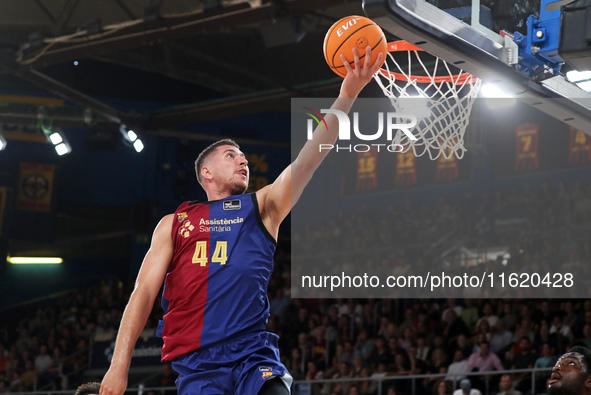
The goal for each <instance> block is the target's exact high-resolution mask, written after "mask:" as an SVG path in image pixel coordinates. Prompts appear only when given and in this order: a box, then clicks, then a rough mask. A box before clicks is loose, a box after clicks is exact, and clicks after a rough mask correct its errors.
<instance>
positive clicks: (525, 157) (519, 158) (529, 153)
mask: <svg viewBox="0 0 591 395" xmlns="http://www.w3.org/2000/svg"><path fill="white" fill-rule="evenodd" d="M539 129H540V128H539V126H538V125H534V124H532V123H526V124H523V125H521V126H520V127H518V128H517V129H516V130H515V144H516V147H515V150H516V155H515V170H535V169H537V168H538V132H539Z"/></svg>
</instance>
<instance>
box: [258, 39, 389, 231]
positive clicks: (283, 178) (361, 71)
mask: <svg viewBox="0 0 591 395" xmlns="http://www.w3.org/2000/svg"><path fill="white" fill-rule="evenodd" d="M353 55H354V59H355V63H354V65H355V67H354V68H352V67H351V66H350V65H349V63H348V62H347V60H346V59H345V56H344V55H342V54H341V60H342V61H343V64H344V66H345V68H346V69H347V76H346V77H345V79H344V80H343V84H342V85H341V92H340V94H339V97H338V98H337V100H336V101H335V102H334V103H333V105H332V106H331V109H335V110H340V111H342V112H345V113H348V112H349V110H350V109H351V106H352V105H353V102H354V101H355V99H356V98H357V95H358V94H359V92H361V90H362V89H363V87H365V85H367V83H368V82H369V81H370V80H371V79H372V76H373V75H374V74H375V73H376V72H377V71H378V70H379V68H380V65H381V64H382V57H383V54H382V53H380V54H379V55H378V57H377V59H376V61H375V62H374V63H373V64H371V65H370V64H369V62H364V64H363V66H362V67H361V66H360V61H359V53H358V51H357V48H354V49H353ZM365 59H371V48H370V47H367V48H366V51H365ZM324 118H325V120H326V123H327V126H328V127H327V130H321V129H320V127H317V128H316V129H315V131H314V134H313V136H312V139H311V140H308V141H307V142H306V144H305V145H304V147H303V148H302V150H301V151H300V153H299V154H298V156H297V158H296V159H295V161H294V162H293V163H292V164H291V165H290V166H288V167H287V168H286V169H285V170H284V171H283V172H282V173H281V175H280V176H279V177H278V178H277V180H276V181H275V182H274V183H273V184H271V185H269V186H267V187H265V188H263V189H261V190H260V191H259V192H257V197H258V200H259V207H260V210H261V216H262V217H263V222H264V223H265V226H267V229H268V230H269V232H271V234H272V235H276V232H275V230H276V228H277V227H278V226H279V224H280V223H281V221H283V219H284V218H285V217H286V216H287V214H288V213H289V211H290V210H291V208H292V207H293V205H294V204H296V202H297V201H298V199H299V198H300V196H301V194H302V191H303V190H304V188H305V187H306V185H307V184H308V182H309V181H310V179H311V178H312V175H313V174H314V171H316V169H317V168H318V166H319V165H320V163H322V160H323V159H324V158H325V157H326V155H327V154H328V150H322V151H321V150H320V149H319V146H320V144H334V142H335V141H336V139H337V136H338V134H339V122H338V120H337V117H336V116H335V115H334V114H327V115H326V116H325V117H324Z"/></svg>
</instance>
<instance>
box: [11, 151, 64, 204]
mask: <svg viewBox="0 0 591 395" xmlns="http://www.w3.org/2000/svg"><path fill="white" fill-rule="evenodd" d="M54 169H55V166H54V165H46V164H43V163H25V162H21V163H20V176H19V185H18V195H17V199H16V208H17V209H18V210H31V211H49V210H50V209H51V195H52V192H53V173H54Z"/></svg>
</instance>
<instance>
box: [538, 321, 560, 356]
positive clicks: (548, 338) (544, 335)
mask: <svg viewBox="0 0 591 395" xmlns="http://www.w3.org/2000/svg"><path fill="white" fill-rule="evenodd" d="M544 343H548V344H549V345H550V348H551V349H553V350H556V349H557V347H558V336H557V335H556V333H550V324H549V323H548V321H546V320H544V321H542V322H540V329H539V331H538V334H537V335H536V340H535V343H534V344H535V348H536V349H541V347H542V345H543V344H544Z"/></svg>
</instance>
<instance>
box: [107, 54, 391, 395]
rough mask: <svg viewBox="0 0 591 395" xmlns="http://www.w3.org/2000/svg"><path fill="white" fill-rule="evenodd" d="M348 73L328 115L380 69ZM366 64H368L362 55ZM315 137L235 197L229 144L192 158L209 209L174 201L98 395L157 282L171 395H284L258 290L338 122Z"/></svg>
mask: <svg viewBox="0 0 591 395" xmlns="http://www.w3.org/2000/svg"><path fill="white" fill-rule="evenodd" d="M353 53H354V59H355V63H354V65H355V67H354V69H352V68H351V66H349V64H348V63H347V62H346V61H345V59H344V57H343V56H342V55H341V59H343V61H344V63H345V67H346V69H347V76H346V77H345V79H344V81H343V83H342V85H341V91H340V94H339V97H338V98H337V100H336V101H335V102H334V104H333V106H332V108H333V109H337V110H341V111H344V112H348V111H349V109H350V108H351V105H352V104H353V101H354V100H355V98H356V97H357V95H358V94H359V92H360V91H361V89H362V88H363V87H364V86H365V85H366V84H367V83H368V82H369V81H370V80H371V78H372V76H373V74H375V73H376V72H377V70H378V69H379V65H381V60H382V54H380V56H379V57H378V59H377V60H376V62H375V63H374V64H373V65H370V64H369V63H370V62H365V64H364V65H363V67H360V61H359V53H358V51H357V50H356V49H355V50H353ZM365 59H371V49H370V47H368V48H367V49H366V53H365ZM325 118H326V122H327V124H328V128H327V129H328V130H319V129H317V130H316V132H315V133H314V135H313V138H312V140H310V141H308V142H307V143H306V144H305V145H304V147H303V148H302V150H301V151H300V153H299V155H298V157H297V158H296V160H295V161H294V162H293V163H292V164H291V165H290V166H288V167H287V168H286V169H285V170H284V171H283V172H282V173H281V174H280V175H279V177H278V178H277V180H275V182H273V183H272V184H270V185H267V186H266V187H264V188H262V189H260V190H259V191H257V192H255V193H253V194H248V195H244V192H245V191H246V188H247V186H248V178H249V169H248V162H247V160H246V159H245V157H244V154H243V153H242V152H241V151H240V149H239V147H238V145H237V144H236V143H234V142H233V141H231V140H222V141H219V142H216V143H214V144H212V145H211V146H210V147H208V148H206V149H205V150H204V151H203V152H202V153H201V154H200V155H199V157H198V158H197V160H196V163H195V167H196V169H195V170H196V172H197V180H198V181H199V183H200V184H201V186H202V187H203V188H204V189H205V192H206V193H207V198H208V202H204V203H197V202H186V203H183V204H182V205H181V206H180V207H179V208H178V209H177V210H176V212H175V213H174V214H170V215H167V216H165V217H164V218H163V219H162V220H161V221H160V223H159V224H158V226H157V227H156V229H155V230H154V235H153V238H152V244H151V246H150V250H149V251H148V253H147V254H146V257H145V258H144V262H143V264H142V267H141V269H140V272H139V274H138V278H137V281H136V286H135V289H134V291H133V293H132V295H131V298H130V300H129V303H128V305H127V307H126V309H125V312H124V314H123V318H122V320H121V326H120V328H119V333H118V334H117V341H116V345H115V351H114V353H113V359H112V361H111V366H110V368H109V370H108V371H107V373H106V375H105V377H104V378H103V381H102V385H101V391H100V395H114V394H117V395H121V394H123V392H124V391H125V389H126V387H127V374H128V369H129V364H130V361H131V354H132V351H133V348H134V345H135V342H136V340H137V338H138V336H139V334H140V332H141V331H142V329H143V328H144V325H145V323H146V320H147V318H148V315H149V314H150V311H151V309H152V305H153V303H154V299H155V298H156V294H157V293H158V291H159V289H160V287H161V285H162V282H163V280H166V281H165V284H164V292H163V298H162V304H163V307H164V310H165V314H164V320H163V322H162V321H161V325H160V326H159V330H158V332H160V333H161V335H162V337H163V340H164V346H163V349H162V359H163V360H165V361H172V366H173V368H174V369H175V370H176V371H177V372H178V373H179V378H178V379H177V381H176V384H177V387H178V393H179V394H240V395H250V394H255V395H256V394H263V395H283V394H289V393H290V388H291V385H292V381H293V380H292V378H291V376H290V375H289V373H288V372H287V369H286V368H285V366H283V364H281V363H280V362H279V352H278V349H277V336H276V335H274V334H271V333H268V332H265V323H266V321H267V318H268V317H269V302H268V300H267V286H268V282H269V278H270V276H271V271H272V269H273V253H274V251H275V244H276V242H275V241H276V240H277V234H278V230H279V225H280V224H281V222H282V221H283V219H284V218H285V217H286V216H287V214H288V213H289V211H290V210H291V208H292V206H293V205H294V204H295V203H296V202H297V200H298V198H299V197H300V195H301V193H302V191H303V189H304V187H305V186H306V185H307V183H308V181H309V180H310V178H311V177H312V175H313V173H314V171H315V170H316V168H317V167H318V166H319V165H320V163H321V162H322V160H323V159H324V157H325V156H326V154H327V150H322V151H320V150H319V145H320V144H334V142H335V140H336V138H337V136H338V129H339V128H338V121H337V118H336V117H335V116H334V115H327V116H326V117H325Z"/></svg>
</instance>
